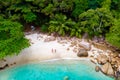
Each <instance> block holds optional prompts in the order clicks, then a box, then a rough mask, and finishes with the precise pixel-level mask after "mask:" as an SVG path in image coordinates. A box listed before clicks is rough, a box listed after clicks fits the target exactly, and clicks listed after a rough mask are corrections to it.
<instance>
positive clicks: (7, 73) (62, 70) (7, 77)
mask: <svg viewBox="0 0 120 80" xmlns="http://www.w3.org/2000/svg"><path fill="white" fill-rule="evenodd" d="M65 77H67V78H68V80H114V79H113V78H110V77H108V76H106V75H104V74H102V73H101V72H96V71H95V65H94V64H93V63H91V62H89V61H80V60H56V61H47V62H34V63H29V64H24V65H20V66H16V67H12V68H8V69H5V70H3V71H0V80H64V79H65Z"/></svg>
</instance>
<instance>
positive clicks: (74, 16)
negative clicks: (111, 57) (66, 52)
mask: <svg viewBox="0 0 120 80" xmlns="http://www.w3.org/2000/svg"><path fill="white" fill-rule="evenodd" d="M119 4H120V0H0V58H4V57H5V56H7V55H13V54H17V53H19V52H20V51H21V50H22V49H24V48H26V47H28V46H29V41H28V40H27V39H25V38H24V29H25V27H26V26H24V25H26V24H30V25H34V26H40V29H41V30H42V31H44V32H49V33H52V32H55V33H56V34H59V35H62V36H65V35H69V36H76V37H79V38H81V36H82V35H83V34H84V33H87V34H89V36H90V38H92V37H94V36H98V37H100V36H104V37H105V39H106V41H108V42H109V43H110V44H112V45H113V46H115V47H118V48H120V37H119V36H120V26H119V25H120V5H119Z"/></svg>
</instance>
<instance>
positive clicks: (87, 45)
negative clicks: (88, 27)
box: [79, 41, 91, 51]
mask: <svg viewBox="0 0 120 80" xmlns="http://www.w3.org/2000/svg"><path fill="white" fill-rule="evenodd" d="M79 47H83V48H84V49H86V50H88V51H89V50H91V44H90V43H87V42H85V41H81V42H80V44H79Z"/></svg>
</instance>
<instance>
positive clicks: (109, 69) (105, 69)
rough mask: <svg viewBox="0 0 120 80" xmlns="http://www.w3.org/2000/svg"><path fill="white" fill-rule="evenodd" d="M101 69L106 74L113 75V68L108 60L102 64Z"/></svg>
mask: <svg viewBox="0 0 120 80" xmlns="http://www.w3.org/2000/svg"><path fill="white" fill-rule="evenodd" d="M101 71H102V72H103V73H105V74H107V75H110V76H113V75H114V70H113V68H112V66H111V64H110V63H109V62H107V63H106V64H104V65H102V67H101Z"/></svg>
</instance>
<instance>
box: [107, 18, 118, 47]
mask: <svg viewBox="0 0 120 80" xmlns="http://www.w3.org/2000/svg"><path fill="white" fill-rule="evenodd" d="M106 40H107V41H108V42H109V43H111V44H112V45H114V46H116V47H118V48H120V19H119V20H116V19H115V21H114V25H113V26H112V27H111V28H110V31H109V33H107V34H106Z"/></svg>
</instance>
